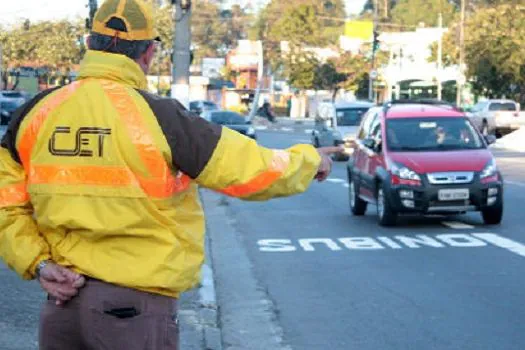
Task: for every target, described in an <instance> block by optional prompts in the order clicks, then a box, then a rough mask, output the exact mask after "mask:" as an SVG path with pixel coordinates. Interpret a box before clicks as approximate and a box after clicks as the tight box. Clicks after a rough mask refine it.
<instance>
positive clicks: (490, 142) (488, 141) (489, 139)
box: [485, 135, 498, 145]
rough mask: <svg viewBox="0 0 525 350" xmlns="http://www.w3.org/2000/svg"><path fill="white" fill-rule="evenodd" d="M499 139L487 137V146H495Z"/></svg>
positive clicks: (491, 136) (492, 136)
mask: <svg viewBox="0 0 525 350" xmlns="http://www.w3.org/2000/svg"><path fill="white" fill-rule="evenodd" d="M497 140H498V139H497V138H496V136H494V135H487V136H485V141H487V144H489V145H492V144H495V143H496V141H497Z"/></svg>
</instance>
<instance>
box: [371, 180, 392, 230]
mask: <svg viewBox="0 0 525 350" xmlns="http://www.w3.org/2000/svg"><path fill="white" fill-rule="evenodd" d="M376 200H377V205H376V207H377V217H378V219H379V224H380V225H381V226H395V224H396V223H397V213H396V211H395V210H394V209H393V208H392V205H391V204H390V201H389V200H388V198H387V194H386V192H385V189H384V188H383V185H382V184H379V185H378V190H377V194H376Z"/></svg>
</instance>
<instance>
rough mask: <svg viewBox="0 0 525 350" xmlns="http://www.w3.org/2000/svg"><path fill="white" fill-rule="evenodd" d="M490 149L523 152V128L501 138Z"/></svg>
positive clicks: (524, 149)
mask: <svg viewBox="0 0 525 350" xmlns="http://www.w3.org/2000/svg"><path fill="white" fill-rule="evenodd" d="M492 148H494V149H505V150H509V151H515V152H525V127H521V128H520V129H519V130H516V131H514V132H512V133H510V134H508V135H506V136H504V137H502V138H501V139H499V140H498V141H496V143H495V144H494V145H493V146H492Z"/></svg>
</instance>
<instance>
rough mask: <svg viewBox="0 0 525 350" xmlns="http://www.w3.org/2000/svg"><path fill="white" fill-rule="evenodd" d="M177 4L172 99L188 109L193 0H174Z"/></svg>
mask: <svg viewBox="0 0 525 350" xmlns="http://www.w3.org/2000/svg"><path fill="white" fill-rule="evenodd" d="M172 3H174V4H175V37H174V39H173V40H174V43H173V72H172V74H173V85H172V87H171V97H172V98H176V99H177V100H179V102H180V103H182V104H183V105H184V106H185V107H186V108H189V104H190V64H191V0H172Z"/></svg>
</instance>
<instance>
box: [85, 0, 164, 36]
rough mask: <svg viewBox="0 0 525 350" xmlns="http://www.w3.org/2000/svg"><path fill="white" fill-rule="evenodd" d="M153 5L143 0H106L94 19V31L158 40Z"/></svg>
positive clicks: (109, 34) (110, 34)
mask: <svg viewBox="0 0 525 350" xmlns="http://www.w3.org/2000/svg"><path fill="white" fill-rule="evenodd" d="M154 22H155V21H154V20H153V10H152V7H151V5H148V4H146V3H145V2H144V1H142V0H106V1H104V3H103V4H102V5H101V6H100V8H99V9H98V10H97V13H96V14H95V17H94V19H93V28H92V32H93V33H98V34H103V35H108V36H117V37H118V38H120V39H124V40H129V41H135V40H157V41H160V37H159V34H158V32H157V30H156V29H155V26H154Z"/></svg>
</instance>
